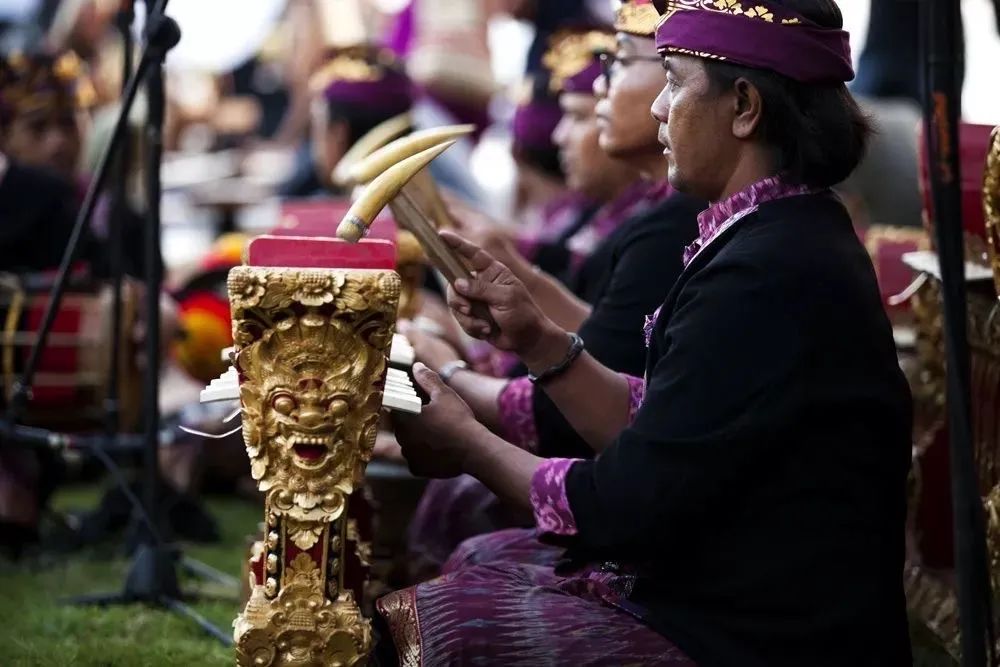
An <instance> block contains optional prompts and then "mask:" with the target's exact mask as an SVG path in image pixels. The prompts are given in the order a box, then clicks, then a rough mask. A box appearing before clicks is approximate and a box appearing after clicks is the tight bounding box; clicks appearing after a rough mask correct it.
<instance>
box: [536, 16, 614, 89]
mask: <svg viewBox="0 0 1000 667" xmlns="http://www.w3.org/2000/svg"><path fill="white" fill-rule="evenodd" d="M615 46H616V44H615V36H614V34H612V33H611V32H609V31H607V30H596V29H590V30H560V31H559V32H557V33H556V34H555V35H553V36H552V38H551V39H550V40H549V50H548V51H546V52H545V55H544V56H543V57H542V64H543V65H544V66H545V67H546V68H547V69H548V70H549V72H550V76H549V87H550V89H551V90H552V92H553V93H560V92H566V93H572V92H590V91H591V88H592V86H593V83H594V79H596V78H597V76H598V75H599V74H600V69H601V65H600V60H599V56H600V54H601V53H611V52H614V50H615Z"/></svg>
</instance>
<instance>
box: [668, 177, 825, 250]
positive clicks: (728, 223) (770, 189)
mask: <svg viewBox="0 0 1000 667" xmlns="http://www.w3.org/2000/svg"><path fill="white" fill-rule="evenodd" d="M812 191H813V188H810V187H809V186H808V185H793V184H791V183H786V182H785V181H784V179H782V177H781V176H770V177H768V178H765V179H764V180H762V181H757V182H756V183H754V184H753V185H750V186H749V187H747V188H745V189H743V190H740V191H739V192H737V193H736V194H734V195H731V196H729V197H727V198H726V199H723V200H721V201H718V202H716V203H714V204H712V205H711V206H709V207H708V208H707V209H705V210H704V211H702V212H701V213H699V214H698V238H697V239H695V240H694V243H692V244H691V245H689V246H688V247H687V248H685V249H684V266H687V265H688V264H690V263H691V260H692V259H694V257H695V255H697V254H698V253H699V252H701V250H702V249H703V248H704V247H705V246H707V245H708V244H709V243H711V242H712V240H713V239H715V238H716V237H718V236H719V234H721V233H722V232H723V231H724V230H726V229H729V228H730V227H732V226H733V225H734V224H736V222H738V221H739V220H741V219H742V218H743V217H744V216H746V215H749V214H750V213H753V212H754V211H756V210H757V207H758V206H760V205H761V204H764V203H766V202H769V201H774V200H775V199H784V198H785V197H794V196H796V195H804V194H806V193H808V192H812Z"/></svg>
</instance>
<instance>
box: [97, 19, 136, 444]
mask: <svg viewBox="0 0 1000 667" xmlns="http://www.w3.org/2000/svg"><path fill="white" fill-rule="evenodd" d="M134 20H135V8H134V5H133V3H132V2H123V3H122V4H121V7H120V8H119V10H118V13H117V14H116V15H115V28H116V29H117V30H118V34H119V36H120V37H121V40H122V54H123V57H122V96H123V97H124V96H125V93H126V91H127V90H128V83H129V79H130V78H131V76H132V67H133V62H132V48H133V40H132V22H133V21H134ZM125 127H126V129H125V131H124V133H123V134H122V136H121V139H120V142H119V145H118V148H117V153H118V155H117V160H116V162H115V182H114V184H113V186H112V190H111V219H110V224H109V225H108V241H109V244H110V253H109V254H110V262H109V264H110V266H109V268H110V270H111V294H112V299H113V300H112V304H111V323H112V327H111V350H112V353H111V358H110V363H109V368H108V393H107V396H106V397H105V399H104V426H105V433H107V435H108V436H113V435H115V434H116V433H118V430H119V428H120V426H121V403H120V401H119V380H120V379H121V378H120V377H119V373H120V366H121V363H120V359H121V355H120V354H119V352H118V351H119V350H120V349H121V338H122V327H121V324H122V278H123V275H124V273H125V267H124V266H123V264H124V262H123V255H124V239H123V238H122V237H123V235H124V233H125V218H126V216H127V214H128V174H129V163H130V161H131V157H132V154H131V150H130V149H131V146H132V142H131V135H130V132H129V130H128V124H127V123H126V126H125Z"/></svg>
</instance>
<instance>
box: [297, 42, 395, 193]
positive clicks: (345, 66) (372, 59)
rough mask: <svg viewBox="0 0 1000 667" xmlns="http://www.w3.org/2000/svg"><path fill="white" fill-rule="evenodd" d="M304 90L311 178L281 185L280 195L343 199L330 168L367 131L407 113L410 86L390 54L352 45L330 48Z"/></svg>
mask: <svg viewBox="0 0 1000 667" xmlns="http://www.w3.org/2000/svg"><path fill="white" fill-rule="evenodd" d="M309 85H310V90H311V95H312V98H311V106H310V112H311V120H310V137H311V141H310V145H311V147H312V148H311V150H312V165H311V171H312V173H311V174H309V176H308V177H305V178H302V177H300V178H299V179H298V180H297V181H293V182H290V183H288V184H286V186H285V187H284V188H283V194H284V195H285V196H306V195H312V194H317V193H318V192H322V191H326V192H333V193H336V194H347V193H343V192H340V188H339V186H337V185H336V184H334V183H333V181H332V180H331V175H332V173H333V170H334V168H335V167H336V166H337V164H338V163H339V162H340V159H341V158H342V157H343V156H344V154H345V153H346V152H347V151H348V149H350V147H351V146H352V145H354V143H355V142H356V141H357V140H358V139H360V138H361V137H363V136H364V135H365V134H367V133H368V132H369V131H370V130H371V129H372V128H374V127H376V126H377V125H379V124H381V123H383V122H385V121H387V120H389V119H390V118H393V117H395V116H399V115H401V114H404V113H407V112H409V111H410V109H411V107H412V105H413V86H412V83H411V82H410V79H409V78H408V77H407V76H406V74H405V73H404V72H403V70H402V64H401V63H400V62H398V61H397V60H396V59H395V57H394V56H393V55H392V54H391V53H389V52H388V51H385V50H383V49H379V48H377V47H374V46H370V45H358V46H352V47H343V48H337V49H332V50H331V51H330V52H329V53H328V54H327V58H326V60H325V61H324V62H323V63H322V64H321V65H320V66H319V68H318V69H317V70H316V72H315V73H314V74H313V75H312V77H311V78H310V84H309Z"/></svg>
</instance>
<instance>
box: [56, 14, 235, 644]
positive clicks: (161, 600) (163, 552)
mask: <svg viewBox="0 0 1000 667" xmlns="http://www.w3.org/2000/svg"><path fill="white" fill-rule="evenodd" d="M165 6H166V0H160V1H159V2H156V3H153V2H152V1H150V0H147V9H148V11H147V23H146V34H145V46H144V52H143V55H142V57H141V59H140V60H139V66H138V68H137V70H136V73H135V76H134V77H133V78H132V80H131V82H130V84H129V86H128V87H127V89H126V96H125V104H124V105H123V109H122V118H121V119H120V120H121V121H122V122H123V123H124V122H125V120H124V119H127V114H128V109H129V107H130V106H131V102H132V100H133V99H134V97H135V91H136V90H137V88H138V85H139V84H140V83H141V82H142V81H143V79H145V82H146V95H147V103H148V109H149V110H148V119H147V125H146V141H147V143H146V147H145V148H146V164H145V176H146V198H147V202H146V208H147V210H146V215H147V224H146V228H145V232H146V234H145V265H146V350H145V352H146V360H147V367H146V369H145V376H144V387H143V428H144V433H145V438H144V447H143V486H144V491H145V493H144V495H145V498H144V502H143V505H144V506H145V509H146V514H147V517H148V520H147V521H145V522H141V523H139V524H138V529H139V545H138V547H137V548H136V550H135V553H134V554H133V556H132V564H131V566H130V568H129V572H128V576H127V577H126V579H125V586H124V589H123V590H122V592H121V593H112V594H96V595H89V596H85V597H81V598H76V599H75V600H72V602H74V603H76V604H97V605H105V606H106V605H111V604H132V603H137V602H138V603H144V604H149V605H155V606H158V607H162V608H164V609H167V610H170V611H171V612H173V613H176V614H180V615H181V616H185V617H187V618H189V619H191V620H193V621H194V622H195V623H196V624H197V625H198V626H199V627H200V628H201V629H202V630H204V631H205V632H207V633H208V634H209V635H210V636H212V637H214V638H215V639H217V640H218V641H220V642H221V643H222V644H223V645H224V646H232V644H233V640H232V638H231V637H230V636H229V635H228V634H226V633H225V632H223V631H222V630H220V629H219V628H218V627H216V626H215V625H213V624H212V623H210V622H209V621H208V620H207V619H206V618H204V617H203V616H201V615H200V614H198V613H197V612H196V611H195V610H194V609H192V608H191V607H189V606H188V605H187V604H185V600H191V599H194V597H195V596H189V595H183V594H182V593H181V589H180V585H179V584H178V581H177V569H176V568H177V565H178V563H179V562H182V561H181V556H180V552H179V551H178V550H176V549H174V548H171V547H170V546H169V545H167V544H166V543H164V541H163V540H162V539H161V537H160V535H159V534H158V530H157V527H156V526H155V524H154V522H155V521H156V514H155V509H156V508H157V507H158V503H159V497H158V488H159V462H158V458H157V451H158V449H159V430H160V428H159V426H160V410H159V377H160V285H161V284H162V282H163V276H162V273H163V268H162V260H161V256H160V232H161V229H160V195H161V185H160V162H161V158H162V153H163V114H164V107H165V100H164V89H163V61H164V59H165V58H166V55H167V51H169V50H170V49H171V48H172V47H173V46H174V45H176V44H177V42H178V41H179V40H180V29H179V28H178V27H177V24H176V23H175V22H174V21H173V20H172V19H170V18H169V17H167V16H166V15H165V14H164V10H165ZM128 93H132V94H131V96H129V95H128ZM119 129H121V128H120V127H116V130H119ZM121 134H122V133H121V132H119V133H117V134H116V138H118V139H119V140H120V139H121ZM102 166H103V164H102ZM119 268H120V267H119ZM187 562H188V568H189V569H191V565H190V563H191V562H192V561H187ZM193 562H196V561H193ZM194 571H195V572H196V573H200V574H202V576H204V575H205V574H206V573H207V572H211V573H212V578H214V579H216V580H217V581H219V580H221V579H223V578H226V575H224V574H222V573H220V572H216V571H214V570H213V569H212V568H209V567H208V566H207V565H204V564H201V563H199V564H198V567H197V568H194ZM227 583H228V582H227Z"/></svg>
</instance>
